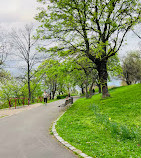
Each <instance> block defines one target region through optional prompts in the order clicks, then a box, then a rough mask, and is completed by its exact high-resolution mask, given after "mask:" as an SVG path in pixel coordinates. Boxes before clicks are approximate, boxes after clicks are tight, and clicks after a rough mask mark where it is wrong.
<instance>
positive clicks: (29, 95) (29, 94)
mask: <svg viewBox="0 0 141 158" xmlns="http://www.w3.org/2000/svg"><path fill="white" fill-rule="evenodd" d="M27 73H28V98H29V102H30V100H31V90H30V65H29V63H28V72H27Z"/></svg>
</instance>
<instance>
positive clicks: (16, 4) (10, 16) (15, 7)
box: [0, 0, 37, 23]
mask: <svg viewBox="0 0 141 158" xmlns="http://www.w3.org/2000/svg"><path fill="white" fill-rule="evenodd" d="M36 8H37V2H36V0H0V23H15V22H29V21H32V20H33V17H34V15H35V13H36V12H37V11H36Z"/></svg>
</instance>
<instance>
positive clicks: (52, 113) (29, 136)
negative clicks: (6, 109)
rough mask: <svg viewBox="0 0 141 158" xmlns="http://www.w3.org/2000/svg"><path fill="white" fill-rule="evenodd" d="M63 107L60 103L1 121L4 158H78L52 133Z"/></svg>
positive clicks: (1, 157) (0, 156)
mask: <svg viewBox="0 0 141 158" xmlns="http://www.w3.org/2000/svg"><path fill="white" fill-rule="evenodd" d="M75 99H77V98H75ZM62 103H64V100H59V101H55V102H52V103H48V105H47V106H45V105H41V106H37V107H36V108H31V109H30V110H26V111H22V112H20V113H17V114H15V115H12V116H10V117H4V118H0V158H76V157H77V156H76V155H74V154H73V153H72V152H71V151H69V150H68V149H66V148H65V147H64V146H63V145H62V144H60V143H59V142H57V140H56V139H55V138H53V136H52V135H51V134H50V133H49V129H50V127H51V124H52V122H53V121H55V120H56V119H57V117H58V116H59V115H60V114H61V113H62V110H63V108H62V107H58V106H59V105H61V104H62ZM31 106H32V105H31Z"/></svg>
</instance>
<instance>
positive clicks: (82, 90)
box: [81, 84, 84, 94]
mask: <svg viewBox="0 0 141 158" xmlns="http://www.w3.org/2000/svg"><path fill="white" fill-rule="evenodd" d="M81 93H82V94H84V87H83V84H82V85H81Z"/></svg>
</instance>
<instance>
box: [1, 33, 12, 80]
mask: <svg viewBox="0 0 141 158" xmlns="http://www.w3.org/2000/svg"><path fill="white" fill-rule="evenodd" d="M10 48H11V46H10V45H9V44H8V42H7V39H6V35H5V34H4V33H3V32H1V34H0V82H1V81H3V80H4V79H5V78H7V77H8V76H9V74H8V72H6V71H5V70H4V69H3V67H4V63H5V61H6V58H7V56H8V53H9V50H10Z"/></svg>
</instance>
